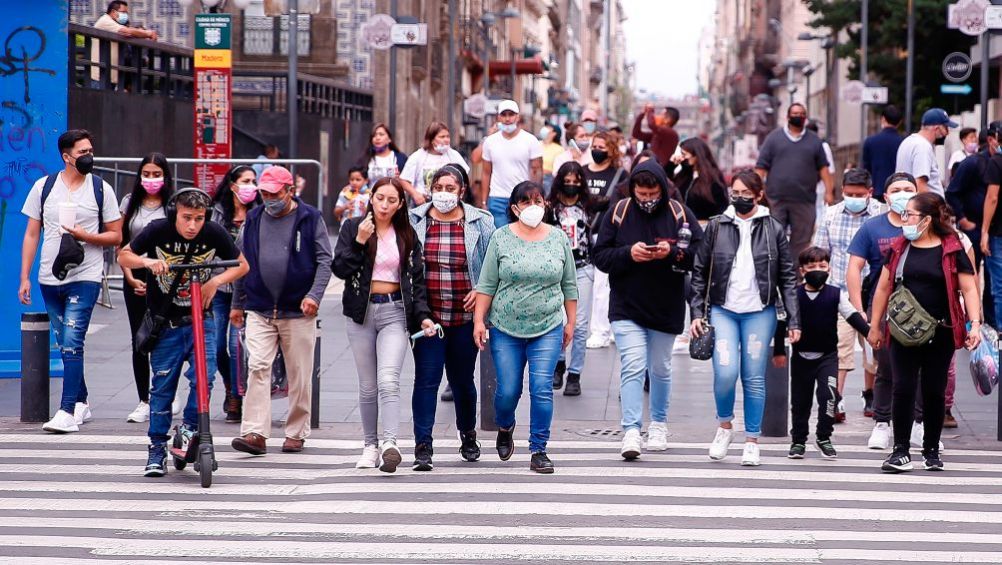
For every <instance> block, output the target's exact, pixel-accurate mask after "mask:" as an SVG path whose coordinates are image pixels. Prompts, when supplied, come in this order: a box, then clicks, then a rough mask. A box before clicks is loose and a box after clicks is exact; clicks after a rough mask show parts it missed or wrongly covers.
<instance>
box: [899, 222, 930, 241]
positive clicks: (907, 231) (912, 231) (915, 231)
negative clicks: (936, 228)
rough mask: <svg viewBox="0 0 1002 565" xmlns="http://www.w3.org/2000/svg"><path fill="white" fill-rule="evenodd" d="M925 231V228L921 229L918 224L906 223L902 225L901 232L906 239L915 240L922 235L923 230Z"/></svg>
mask: <svg viewBox="0 0 1002 565" xmlns="http://www.w3.org/2000/svg"><path fill="white" fill-rule="evenodd" d="M924 231H925V228H922V229H919V227H918V224H916V225H909V224H905V225H903V226H901V233H902V235H904V236H905V239H907V240H908V241H915V240H916V239H918V238H920V237H922V232H924Z"/></svg>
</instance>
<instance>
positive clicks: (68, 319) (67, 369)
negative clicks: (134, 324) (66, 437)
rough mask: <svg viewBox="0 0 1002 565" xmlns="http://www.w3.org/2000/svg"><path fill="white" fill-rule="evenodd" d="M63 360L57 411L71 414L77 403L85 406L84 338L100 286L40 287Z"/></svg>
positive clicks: (83, 283)
mask: <svg viewBox="0 0 1002 565" xmlns="http://www.w3.org/2000/svg"><path fill="white" fill-rule="evenodd" d="M39 286H40V288H41V290H42V300H43V301H44V302H45V310H46V312H48V314H49V324H50V325H51V326H52V331H53V333H55V334H56V344H57V345H58V346H59V352H60V354H61V355H62V358H63V396H62V399H61V400H60V401H59V409H60V410H65V411H66V412H69V413H70V414H72V413H73V409H74V408H75V407H76V403H77V402H87V384H86V383H85V382H84V338H85V337H86V336H87V328H88V326H90V316H91V313H92V312H93V311H94V304H96V303H97V295H98V293H99V292H100V291H101V284H100V283H96V282H88V281H80V282H72V283H67V284H62V285H46V284H43V285H39Z"/></svg>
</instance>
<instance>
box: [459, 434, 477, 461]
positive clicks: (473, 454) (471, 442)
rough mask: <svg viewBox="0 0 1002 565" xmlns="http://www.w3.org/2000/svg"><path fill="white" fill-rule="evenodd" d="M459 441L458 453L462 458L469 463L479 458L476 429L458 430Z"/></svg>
mask: <svg viewBox="0 0 1002 565" xmlns="http://www.w3.org/2000/svg"><path fill="white" fill-rule="evenodd" d="M459 441H461V442H462V445H460V446H459V455H460V456H462V458H463V459H465V460H467V461H469V462H470V463H473V462H474V461H478V460H479V459H480V442H479V441H477V430H470V431H468V432H459Z"/></svg>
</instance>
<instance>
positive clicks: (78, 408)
mask: <svg viewBox="0 0 1002 565" xmlns="http://www.w3.org/2000/svg"><path fill="white" fill-rule="evenodd" d="M93 417H94V414H92V413H91V411H90V405H89V404H87V403H86V402H77V403H76V405H75V406H74V407H73V419H75V420H76V421H77V425H78V426H79V425H81V424H83V423H85V422H90V421H91V419H92V418H93Z"/></svg>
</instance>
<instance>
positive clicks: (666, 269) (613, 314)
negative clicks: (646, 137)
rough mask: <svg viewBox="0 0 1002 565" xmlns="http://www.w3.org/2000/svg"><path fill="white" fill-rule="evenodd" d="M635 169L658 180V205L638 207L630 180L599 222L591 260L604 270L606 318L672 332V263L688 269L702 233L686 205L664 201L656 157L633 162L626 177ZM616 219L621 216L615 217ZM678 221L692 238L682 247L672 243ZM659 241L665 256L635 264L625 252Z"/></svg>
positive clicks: (681, 306) (680, 280) (678, 292)
mask: <svg viewBox="0 0 1002 565" xmlns="http://www.w3.org/2000/svg"><path fill="white" fill-rule="evenodd" d="M641 171H647V172H650V173H653V174H654V176H655V178H657V179H658V184H659V185H660V186H661V202H660V204H658V206H657V207H656V208H655V209H654V211H653V212H651V213H650V214H648V213H647V212H644V211H643V210H641V209H640V207H639V206H637V203H636V202H635V200H634V198H633V197H634V196H635V193H634V189H633V188H632V184H633V183H632V182H631V183H630V184H631V188H630V196H631V198H628V199H624V200H621V201H620V202H618V203H617V204H616V206H614V207H612V208H610V209H609V211H608V212H607V213H606V214H605V216H604V217H603V218H602V220H601V221H600V222H599V230H598V241H597V242H596V244H595V248H594V250H593V261H594V263H595V266H596V267H598V268H599V270H601V271H604V272H606V273H609V284H610V286H611V287H612V292H611V295H610V297H609V320H610V321H613V322H615V321H618V320H629V321H632V322H634V323H636V324H638V325H640V326H641V327H644V328H647V329H651V330H655V331H659V332H664V333H671V334H678V333H681V332H682V330H683V328H684V326H685V306H686V300H685V298H686V297H685V275H684V274H683V273H679V272H676V271H675V270H674V269H673V268H672V267H673V266H678V267H682V268H683V269H685V270H690V269H692V259H693V254H694V250H695V249H696V247H697V246H698V242H699V241H700V240H701V239H702V238H703V229H702V228H700V227H699V222H698V221H697V220H696V215H695V214H693V212H692V210H690V209H688V208H686V207H685V206H683V205H682V204H680V203H679V202H678V201H672V204H669V199H668V178H667V177H666V176H665V172H664V169H663V168H661V166H659V165H658V163H657V161H656V160H654V159H651V160H649V161H645V162H643V163H641V164H640V165H637V167H636V168H635V169H634V170H633V172H632V173H631V174H630V179H631V181H632V179H633V178H634V177H635V176H636V175H637V174H638V173H640V172H641ZM676 212H679V213H682V214H684V215H685V219H684V220H682V219H681V218H679V219H678V220H677V221H676V217H675V215H676ZM619 218H621V221H616V220H617V219H619ZM683 222H688V224H689V229H690V230H691V231H692V241H691V243H690V244H689V248H688V249H687V250H685V251H682V250H680V249H678V247H676V243H677V242H678V230H679V228H681V227H682V223H683ZM660 241H667V242H668V243H669V244H671V252H670V253H669V254H668V257H667V258H665V259H660V260H656V261H649V262H645V263H637V262H636V261H634V260H633V258H632V257H631V255H630V248H631V247H632V246H633V244H635V243H637V242H643V243H646V244H648V245H655V244H657V243H658V242H660Z"/></svg>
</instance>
